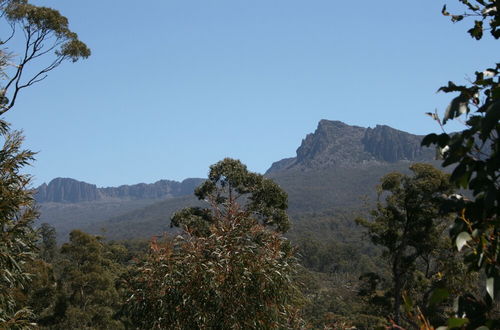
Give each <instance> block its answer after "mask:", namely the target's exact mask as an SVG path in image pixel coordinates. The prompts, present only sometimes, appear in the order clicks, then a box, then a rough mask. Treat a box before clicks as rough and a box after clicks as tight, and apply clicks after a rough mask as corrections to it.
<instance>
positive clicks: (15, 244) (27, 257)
mask: <svg viewBox="0 0 500 330" xmlns="http://www.w3.org/2000/svg"><path fill="white" fill-rule="evenodd" d="M0 26H1V29H0V31H1V32H0V115H3V114H5V113H6V112H7V111H9V110H11V109H12V108H13V107H14V105H15V104H16V100H17V99H18V96H19V92H20V91H21V90H23V89H24V88H27V87H29V86H32V85H33V84H36V83H38V82H40V81H42V80H43V79H45V78H46V77H47V74H48V73H49V72H50V71H52V70H54V69H55V68H57V67H58V66H59V65H60V64H61V63H62V62H63V61H65V60H71V61H73V62H75V61H77V60H78V59H80V58H86V57H88V56H89V55H90V50H89V49H88V48H87V46H86V45H85V44H84V43H83V42H81V41H80V40H79V39H78V36H77V35H76V33H74V32H72V31H71V30H70V29H69V27H68V20H67V18H66V17H64V16H62V15H61V14H60V13H59V12H58V11H57V10H55V9H51V8H47V7H42V6H36V5H32V4H30V3H28V1H27V0H1V1H0ZM0 139H1V141H2V142H3V147H2V149H1V150H0V328H10V329H15V328H30V327H35V326H36V324H34V323H33V322H32V321H33V319H34V317H33V315H32V313H31V311H30V310H29V309H28V308H27V307H26V306H23V305H21V304H20V301H18V300H17V299H16V297H18V295H17V292H18V291H21V290H22V289H24V288H26V285H27V284H28V283H29V279H30V275H31V274H29V273H28V272H27V270H26V268H25V265H26V264H27V263H28V262H29V261H31V260H32V259H33V258H34V251H35V249H36V241H37V234H36V232H35V231H34V230H33V221H34V220H35V219H36V218H37V216H38V213H37V210H36V207H35V203H34V198H33V190H32V189H31V185H30V183H31V177H30V176H29V175H26V174H23V172H22V169H23V167H24V166H26V165H29V164H30V163H31V162H32V161H33V159H34V153H33V152H31V151H29V150H23V149H22V142H23V136H22V134H21V132H18V131H11V130H10V129H9V125H8V124H7V123H6V122H5V121H4V120H3V119H0Z"/></svg>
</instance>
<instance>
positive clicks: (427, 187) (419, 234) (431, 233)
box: [357, 164, 452, 324]
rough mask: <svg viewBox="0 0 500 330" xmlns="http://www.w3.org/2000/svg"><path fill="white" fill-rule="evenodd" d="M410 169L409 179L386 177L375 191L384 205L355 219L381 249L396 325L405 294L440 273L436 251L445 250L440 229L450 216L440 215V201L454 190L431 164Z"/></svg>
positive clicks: (416, 165)
mask: <svg viewBox="0 0 500 330" xmlns="http://www.w3.org/2000/svg"><path fill="white" fill-rule="evenodd" d="M410 169H411V171H412V172H413V175H412V176H408V175H404V174H401V173H397V172H394V173H390V174H387V175H386V176H384V177H383V178H382V179H381V184H380V185H379V187H378V189H379V196H380V197H384V198H385V202H378V204H377V208H376V209H375V210H373V211H372V212H371V217H372V219H371V220H365V219H358V220H357V222H358V224H360V225H362V226H364V227H366V228H367V229H368V232H367V233H368V236H369V237H370V239H371V241H372V242H373V243H375V244H376V245H380V246H382V247H384V248H385V252H384V254H385V256H386V258H387V260H388V261H389V265H390V268H391V273H392V282H393V288H392V297H393V299H394V301H393V308H392V315H393V318H394V321H395V322H396V323H397V324H401V323H400V322H401V319H400V313H401V311H400V308H401V306H402V303H403V292H404V291H408V290H410V289H411V288H416V287H417V285H418V284H417V283H418V282H428V283H429V284H431V283H432V281H430V280H429V279H430V278H431V277H432V276H433V275H434V274H436V273H437V272H438V271H441V270H442V269H436V268H435V266H436V265H439V262H438V261H437V259H438V258H437V257H438V255H437V251H440V250H441V249H443V247H444V246H446V245H445V244H442V241H443V231H444V230H445V229H446V228H447V224H448V223H449V221H448V220H449V218H448V216H447V215H446V214H442V213H441V211H440V201H441V198H442V197H441V196H443V195H445V196H446V195H449V194H451V192H452V185H451V183H450V182H449V176H448V175H447V174H445V173H443V172H441V171H439V170H437V169H436V168H434V167H433V166H431V165H428V164H414V165H412V166H411V167H410ZM444 249H445V248H444ZM419 277H420V278H421V279H419ZM426 289H428V288H426ZM424 299H425V297H424ZM421 305H425V304H421Z"/></svg>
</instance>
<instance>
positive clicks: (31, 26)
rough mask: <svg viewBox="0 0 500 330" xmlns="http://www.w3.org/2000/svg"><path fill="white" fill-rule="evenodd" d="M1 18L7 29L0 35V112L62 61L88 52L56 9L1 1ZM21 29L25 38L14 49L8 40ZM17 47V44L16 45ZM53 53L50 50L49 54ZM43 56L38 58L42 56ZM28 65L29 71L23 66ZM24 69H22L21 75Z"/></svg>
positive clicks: (88, 53)
mask: <svg viewBox="0 0 500 330" xmlns="http://www.w3.org/2000/svg"><path fill="white" fill-rule="evenodd" d="M0 11H1V13H0V19H1V20H4V21H5V23H6V26H10V28H11V29H10V31H3V32H2V33H5V34H6V35H0V46H4V48H2V49H0V81H3V82H2V83H1V85H0V115H1V114H3V113H5V112H7V111H9V110H10V109H12V107H14V105H15V103H16V99H17V97H18V94H19V91H21V90H22V89H24V88H26V87H29V86H31V85H33V84H35V83H37V82H40V81H42V80H44V79H45V78H46V77H47V75H48V73H49V72H50V71H52V70H53V69H55V68H56V67H58V66H59V65H60V64H61V63H62V62H63V61H65V60H71V61H72V62H76V61H78V60H79V59H82V58H87V57H89V56H90V49H89V48H88V47H87V45H85V43H83V42H82V41H80V40H79V39H78V35H77V34H76V33H75V32H73V31H71V30H70V28H69V25H68V19H67V18H66V17H64V16H63V15H61V14H60V13H59V11H57V10H55V9H52V8H48V7H43V6H36V5H32V4H30V3H29V2H28V1H26V0H24V1H23V0H18V1H16V0H11V1H1V2H0ZM17 31H22V32H23V33H22V36H23V37H24V39H25V41H24V42H22V43H21V45H22V46H21V49H19V51H18V52H16V53H13V52H12V53H11V52H9V51H8V49H9V48H13V47H8V46H9V43H14V40H16V38H15V36H16V32H17ZM17 48H19V47H17ZM50 53H52V54H50ZM42 57H43V58H45V59H46V60H44V61H41V58H42ZM27 67H30V70H29V72H30V73H29V75H27V74H26V73H25V72H26V71H25V69H26V68H27ZM23 73H25V74H24V75H23Z"/></svg>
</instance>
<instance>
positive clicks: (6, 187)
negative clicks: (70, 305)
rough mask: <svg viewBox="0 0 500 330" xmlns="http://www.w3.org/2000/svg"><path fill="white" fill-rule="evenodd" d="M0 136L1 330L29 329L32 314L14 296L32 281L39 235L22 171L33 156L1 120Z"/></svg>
mask: <svg viewBox="0 0 500 330" xmlns="http://www.w3.org/2000/svg"><path fill="white" fill-rule="evenodd" d="M0 135H1V137H2V139H3V141H4V144H3V147H2V149H1V150H0V196H2V198H1V202H0V243H1V244H0V328H12V329H14V328H24V327H29V326H30V318H31V317H32V315H31V312H30V311H29V310H28V309H26V308H24V306H20V305H19V303H18V302H17V301H16V297H15V293H16V292H17V290H19V289H23V288H24V287H25V286H26V285H27V284H28V282H29V278H30V274H29V273H28V272H27V271H26V270H25V269H24V266H25V264H26V263H28V262H30V261H31V260H32V259H33V257H34V251H35V243H36V240H37V236H36V233H35V231H34V230H33V229H32V225H33V221H34V220H35V219H36V217H37V215H38V213H37V211H36V208H35V206H34V200H33V192H32V191H31V190H30V189H29V186H30V177H29V176H28V175H25V174H22V173H21V169H22V168H23V167H24V166H26V165H28V164H29V163H30V162H31V161H32V160H33V155H34V153H33V152H31V151H29V150H23V149H22V148H21V144H22V142H23V137H22V135H21V133H20V132H16V131H14V132H9V131H8V125H7V123H5V122H4V121H1V120H0Z"/></svg>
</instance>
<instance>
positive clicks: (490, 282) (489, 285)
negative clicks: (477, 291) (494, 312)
mask: <svg viewBox="0 0 500 330" xmlns="http://www.w3.org/2000/svg"><path fill="white" fill-rule="evenodd" d="M494 287H495V278H494V277H488V279H487V280H486V292H488V294H489V295H490V297H491V299H495V298H494V296H495V294H494V292H495V291H494Z"/></svg>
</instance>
